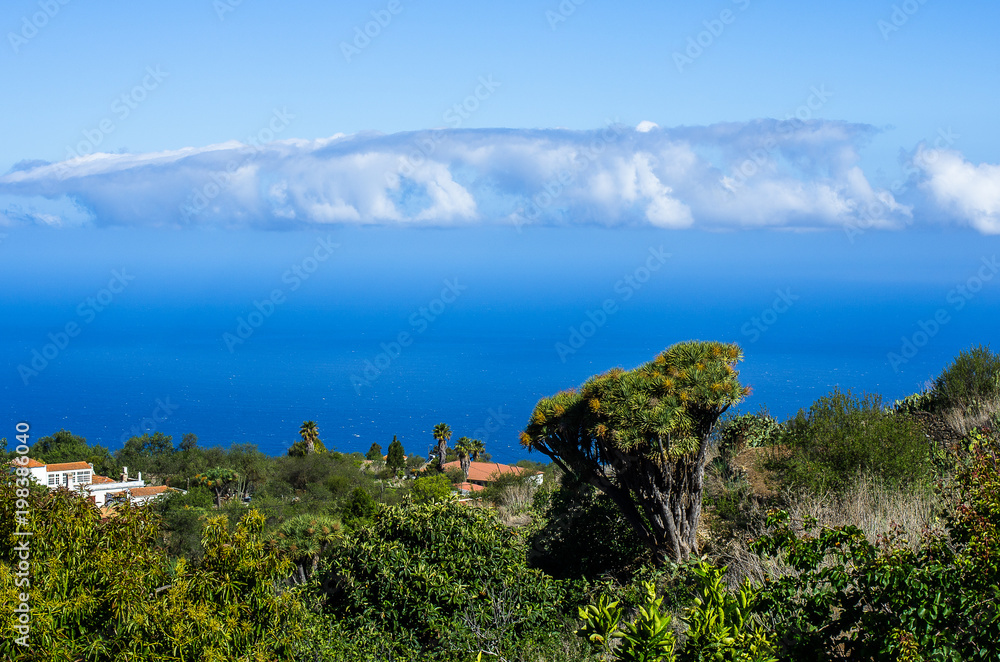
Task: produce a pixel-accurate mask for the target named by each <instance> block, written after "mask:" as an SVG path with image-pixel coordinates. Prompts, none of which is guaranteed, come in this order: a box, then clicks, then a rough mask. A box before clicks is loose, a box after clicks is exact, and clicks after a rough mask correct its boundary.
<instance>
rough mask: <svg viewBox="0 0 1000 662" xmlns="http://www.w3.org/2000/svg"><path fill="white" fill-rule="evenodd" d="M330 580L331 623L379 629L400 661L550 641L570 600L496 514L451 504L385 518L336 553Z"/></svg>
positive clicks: (389, 512)
mask: <svg viewBox="0 0 1000 662" xmlns="http://www.w3.org/2000/svg"><path fill="white" fill-rule="evenodd" d="M324 572H325V573H326V577H325V578H324V580H323V585H324V586H326V587H327V588H326V591H327V601H326V604H325V605H324V611H325V612H326V613H328V614H331V615H336V616H337V617H339V618H346V619H348V621H349V622H350V623H352V624H355V625H356V626H357V627H359V628H362V629H364V626H365V624H375V625H376V626H377V628H378V629H379V630H380V631H381V632H382V635H381V636H382V637H383V638H384V641H389V642H393V645H394V646H395V647H396V650H395V651H394V652H395V653H397V654H399V655H407V654H409V653H412V652H415V651H419V653H420V658H421V659H431V658H435V657H437V656H438V655H442V656H443V655H445V654H446V653H447V652H449V651H451V652H465V653H467V655H465V656H459V657H458V658H457V659H470V655H471V656H474V654H475V653H477V652H479V651H481V650H490V649H493V650H497V649H499V648H509V647H512V646H513V644H514V642H516V641H517V640H519V639H522V638H524V637H525V636H526V635H528V634H532V633H536V634H537V633H542V634H544V633H545V632H547V631H548V630H549V629H551V628H552V627H554V626H556V625H557V624H558V622H559V620H560V610H561V606H560V604H561V600H562V599H563V598H564V596H565V591H564V589H563V588H562V587H561V586H560V584H559V583H558V582H556V581H554V580H553V579H551V578H550V577H548V576H546V575H545V574H544V573H542V572H541V571H539V570H534V569H531V568H529V567H528V565H527V563H526V558H525V550H524V542H523V541H522V540H521V539H520V538H519V537H518V536H517V534H516V533H515V532H514V531H512V530H511V529H509V528H507V527H505V526H504V525H503V524H502V523H501V522H500V521H499V519H498V518H497V516H496V514H495V513H494V512H493V511H491V510H488V509H481V508H470V507H467V506H465V505H463V504H459V503H456V502H454V501H447V502H444V503H438V504H427V505H420V506H408V507H391V506H389V507H383V508H381V509H380V510H379V512H378V513H377V514H376V515H375V516H374V518H373V519H372V521H371V523H370V524H366V525H363V526H360V527H358V528H356V529H355V530H353V531H351V532H350V533H348V535H347V536H346V537H345V539H344V541H343V544H341V545H338V546H336V547H335V548H333V549H332V551H331V553H330V554H329V556H328V563H327V565H326V570H325V571H324ZM449 659H451V658H449Z"/></svg>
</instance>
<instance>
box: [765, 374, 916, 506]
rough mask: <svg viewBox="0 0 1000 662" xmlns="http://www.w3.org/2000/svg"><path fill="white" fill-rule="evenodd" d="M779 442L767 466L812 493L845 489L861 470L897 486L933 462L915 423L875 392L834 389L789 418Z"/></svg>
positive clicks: (794, 484)
mask: <svg viewBox="0 0 1000 662" xmlns="http://www.w3.org/2000/svg"><path fill="white" fill-rule="evenodd" d="M779 441H780V444H781V445H782V446H783V451H782V452H777V453H775V454H774V456H773V457H772V458H771V460H770V461H769V462H768V465H769V468H770V469H772V470H775V471H776V473H777V475H778V476H779V477H780V478H781V480H782V482H783V484H784V485H785V486H786V487H795V488H806V489H810V490H813V491H815V492H823V491H828V490H832V491H840V490H843V489H845V488H846V487H847V486H849V485H850V484H851V482H852V481H854V480H855V479H856V478H857V477H858V475H859V474H869V475H873V476H876V477H878V478H880V479H882V480H884V481H886V482H887V483H888V484H890V485H900V486H901V485H905V484H909V483H912V482H914V481H919V480H922V479H926V478H927V477H928V476H929V475H930V472H931V469H932V467H933V465H932V463H931V444H930V442H929V441H928V440H927V438H926V436H925V435H924V433H923V431H922V430H921V428H920V426H919V424H918V423H917V422H916V421H914V420H913V419H911V418H910V417H908V416H902V415H898V414H896V413H895V412H894V411H892V410H891V409H886V408H885V407H883V405H882V399H881V397H880V396H878V395H875V394H866V395H863V396H862V397H861V398H855V397H854V396H853V395H852V394H851V392H850V391H848V392H847V393H842V392H840V391H839V390H838V389H834V390H833V392H832V393H831V394H830V395H826V396H823V397H821V398H819V399H818V400H816V402H815V403H813V405H812V406H811V407H810V408H809V411H808V412H804V411H799V413H798V415H797V416H796V417H795V418H793V419H791V420H789V421H788V422H787V423H786V424H785V426H784V431H783V432H782V434H781V436H780V438H779Z"/></svg>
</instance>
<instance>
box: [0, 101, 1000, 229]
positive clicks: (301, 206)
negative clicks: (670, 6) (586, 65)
mask: <svg viewBox="0 0 1000 662" xmlns="http://www.w3.org/2000/svg"><path fill="white" fill-rule="evenodd" d="M874 133H875V130H874V129H873V128H872V127H869V126H866V125H860V124H849V123H845V122H831V121H809V122H801V121H796V120H791V121H786V122H780V121H777V120H759V121H753V122H745V123H730V124H716V125H711V126H704V127H679V128H672V129H668V128H661V127H659V126H657V125H656V124H654V123H652V122H643V123H641V124H640V125H639V126H638V127H636V128H632V127H625V126H609V127H605V128H603V129H597V130H593V131H569V130H522V129H438V130H427V131H417V132H412V133H398V134H391V135H383V134H376V133H362V134H355V135H349V136H348V135H336V136H333V137H330V138H324V139H318V140H281V141H275V142H272V143H269V144H266V145H263V146H256V147H250V146H247V145H244V144H242V143H239V142H228V143H223V144H219V145H211V146H208V147H199V148H191V147H189V148H184V149H178V150H173V151H164V152H155V153H147V154H92V155H89V156H85V157H81V158H76V159H71V160H68V161H64V162H61V163H54V164H47V163H39V162H31V163H27V162H25V163H22V164H19V165H18V166H16V167H15V168H14V170H12V171H11V172H9V173H7V174H6V175H4V176H2V177H0V196H3V197H4V198H5V199H14V200H18V199H23V200H39V199H45V200H49V201H62V203H61V204H62V205H63V207H64V208H68V209H70V210H73V211H75V212H76V214H77V216H76V221H74V220H73V219H72V218H70V216H71V214H68V213H67V214H66V216H65V217H64V218H58V216H59V213H58V212H53V211H52V210H51V209H50V210H45V211H44V213H42V212H38V211H36V212H25V211H23V210H22V207H21V206H18V205H13V207H16V209H15V212H16V213H14V212H11V207H10V206H9V207H8V210H7V213H6V214H5V217H6V218H7V222H8V223H30V222H35V221H32V220H31V219H34V218H45V219H46V220H45V222H46V223H47V224H50V225H58V224H60V222H61V223H62V224H72V223H74V222H76V223H79V222H84V223H87V224H93V225H101V226H105V225H148V226H186V225H216V226H229V227H267V228H276V227H278V228H280V227H301V226H304V225H316V224H337V223H349V224H427V225H464V224H480V223H515V224H518V225H521V224H548V225H570V224H576V223H587V224H605V225H653V226H656V227H663V228H686V227H704V228H716V229H728V228H746V227H782V228H822V227H842V226H845V225H850V224H864V226H865V227H871V226H872V225H873V224H875V225H877V226H878V227H902V226H903V225H905V224H906V223H908V222H909V220H910V216H911V211H912V210H911V207H909V206H906V205H903V204H901V203H899V202H898V201H897V200H896V199H895V198H894V197H893V195H892V194H891V193H890V192H889V191H887V190H884V189H879V188H876V187H873V186H872V185H871V183H870V182H869V181H868V179H867V178H866V176H865V174H864V173H863V172H862V171H861V169H860V168H859V167H858V161H859V156H858V150H859V149H860V147H861V146H862V145H863V144H864V143H865V142H866V141H867V140H868V139H869V138H870V137H871V136H872V135H873V134H874ZM937 168H938V170H936V171H929V177H930V184H929V185H930V186H931V190H933V191H934V194H935V195H936V196H937V197H938V198H939V199H940V200H942V201H945V202H948V201H950V200H952V197H954V198H955V199H956V200H958V199H960V200H962V201H963V202H962V203H961V204H959V203H957V202H955V203H954V204H956V205H958V208H959V210H960V211H961V212H962V213H964V214H967V215H968V216H969V218H970V222H972V223H973V224H974V225H975V226H976V227H978V228H979V229H981V230H983V231H995V229H996V228H997V223H998V210H1000V197H998V195H1000V194H998V191H1000V184H998V183H997V182H998V181H1000V175H998V169H997V168H996V167H995V166H979V170H977V169H975V168H973V169H972V170H971V171H968V167H966V166H963V165H954V164H953V165H952V166H947V165H946V164H945V160H942V161H941V162H939V163H938V165H937ZM949 168H950V169H949ZM983 168H986V170H982V169H983ZM988 186H992V187H993V188H992V189H989V188H988ZM970 191H973V192H974V193H975V195H971V196H970V195H969V192H970ZM990 191H992V192H990ZM950 196H952V197H950ZM949 204H952V203H949ZM875 205H877V206H879V208H880V209H881V210H884V213H880V214H879V217H878V220H877V223H873V222H872V220H871V218H870V217H866V212H865V210H866V209H870V208H871V207H872V206H875ZM81 210H82V211H81ZM53 216H56V217H57V218H53ZM2 218H3V217H0V222H2ZM972 219H975V220H972ZM991 228H992V230H991Z"/></svg>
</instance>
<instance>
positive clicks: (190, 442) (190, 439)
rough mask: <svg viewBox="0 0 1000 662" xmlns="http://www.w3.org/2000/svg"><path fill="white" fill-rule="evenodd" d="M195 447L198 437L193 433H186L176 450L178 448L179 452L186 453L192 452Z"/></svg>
mask: <svg viewBox="0 0 1000 662" xmlns="http://www.w3.org/2000/svg"><path fill="white" fill-rule="evenodd" d="M197 447H198V435H196V434H195V433H194V432H188V433H187V434H185V435H184V437H183V438H182V439H181V443H180V446H179V447H178V448H180V450H182V451H184V452H185V453H186V452H188V451H191V450H194V449H195V448H197Z"/></svg>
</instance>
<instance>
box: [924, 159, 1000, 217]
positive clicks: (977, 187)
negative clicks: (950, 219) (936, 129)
mask: <svg viewBox="0 0 1000 662" xmlns="http://www.w3.org/2000/svg"><path fill="white" fill-rule="evenodd" d="M913 162H914V164H915V165H916V166H917V167H918V168H920V169H921V170H922V171H923V173H924V175H925V176H926V179H925V181H924V182H923V183H922V187H923V188H924V189H925V190H927V191H928V192H929V193H930V194H931V196H932V198H933V199H934V200H935V201H936V202H937V203H938V204H939V205H941V206H942V207H944V208H945V209H947V210H949V211H951V212H952V213H953V214H955V215H956V216H958V218H959V219H961V220H964V221H966V222H967V223H969V225H971V226H972V227H974V228H975V229H977V230H979V231H980V232H982V233H983V234H1000V165H992V164H989V163H980V164H979V165H973V164H972V163H970V162H968V161H966V160H965V159H964V158H963V157H962V155H961V154H960V153H959V152H956V151H954V150H938V149H927V148H925V147H920V148H919V149H918V150H917V153H916V155H915V156H914V158H913Z"/></svg>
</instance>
